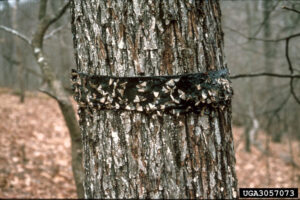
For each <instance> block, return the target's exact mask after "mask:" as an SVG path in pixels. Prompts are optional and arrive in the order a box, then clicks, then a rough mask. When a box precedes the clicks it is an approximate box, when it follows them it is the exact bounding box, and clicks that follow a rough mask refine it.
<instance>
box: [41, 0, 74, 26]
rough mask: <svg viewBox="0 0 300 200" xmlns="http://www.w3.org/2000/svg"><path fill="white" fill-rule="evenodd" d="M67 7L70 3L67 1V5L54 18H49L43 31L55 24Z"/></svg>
mask: <svg viewBox="0 0 300 200" xmlns="http://www.w3.org/2000/svg"><path fill="white" fill-rule="evenodd" d="M69 5H70V1H68V3H66V4H65V5H64V6H63V7H62V8H61V9H60V10H59V11H58V12H57V13H56V14H55V15H54V16H52V17H49V18H48V20H47V22H46V25H45V29H47V28H48V27H49V26H50V25H51V24H53V23H54V22H56V21H57V20H58V19H59V18H60V17H61V16H62V15H63V14H64V13H65V11H66V10H67V8H68V7H69Z"/></svg>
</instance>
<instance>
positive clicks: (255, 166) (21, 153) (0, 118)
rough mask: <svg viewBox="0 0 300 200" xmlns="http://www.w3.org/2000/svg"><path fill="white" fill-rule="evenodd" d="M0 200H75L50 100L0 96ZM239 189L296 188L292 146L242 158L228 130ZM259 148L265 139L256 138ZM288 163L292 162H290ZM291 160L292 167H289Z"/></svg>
mask: <svg viewBox="0 0 300 200" xmlns="http://www.w3.org/2000/svg"><path fill="white" fill-rule="evenodd" d="M0 99H1V103H0V113H1V114H0V144H1V145H0V198H76V188H75V183H74V180H73V175H72V168H71V152H70V151H71V149H70V145H71V144H70V138H69V133H68V130H67V128H66V125H65V123H64V120H63V117H62V115H61V112H60V110H59V107H58V105H57V103H56V101H55V100H53V99H51V98H49V97H48V96H46V95H44V94H40V93H26V99H25V103H24V104H20V103H19V97H18V96H15V95H12V94H11V91H10V90H7V89H5V90H1V91H0ZM233 133H234V139H235V151H236V160H237V165H236V171H237V175H238V179H239V187H298V186H299V181H300V170H299V168H297V167H293V166H300V160H299V155H300V152H299V147H300V143H299V142H298V141H295V140H294V141H292V145H293V154H294V155H293V157H292V156H291V155H290V154H289V152H290V151H289V145H288V144H289V143H288V141H287V138H285V139H284V141H283V142H282V143H280V144H275V143H272V142H271V143H270V154H269V156H267V155H265V154H263V153H262V152H261V151H259V150H258V149H257V148H255V147H252V152H251V153H247V152H245V150H244V149H245V148H244V144H245V143H244V139H243V137H244V136H243V128H239V127H234V129H233ZM258 139H259V141H261V142H262V144H265V142H266V139H267V136H266V134H265V133H263V132H259V136H258ZM291 158H293V159H294V160H293V159H291ZM291 160H293V162H294V164H293V163H292V162H290V161H291Z"/></svg>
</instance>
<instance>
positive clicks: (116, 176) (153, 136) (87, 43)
mask: <svg viewBox="0 0 300 200" xmlns="http://www.w3.org/2000/svg"><path fill="white" fill-rule="evenodd" d="M71 13H72V32H73V40H74V48H75V57H76V63H77V71H78V72H80V73H85V74H88V75H107V76H108V75H109V76H125V77H126V76H141V75H145V76H149V75H150V76H151V75H182V74H186V73H196V72H208V71H214V70H221V69H225V68H226V62H225V60H224V53H223V32H222V29H221V11H220V6H219V2H217V1H193V0H189V1H184V0H168V1H152V0H147V1H145V0H125V1H123V0H93V1H81V0H72V1H71ZM83 90H88V89H87V88H84V89H83ZM79 115H80V126H81V132H82V138H83V144H84V167H85V181H84V190H85V198H206V199H207V198H210V199H213V198H235V197H236V195H237V178H236V174H235V156H234V147H233V138H232V132H231V105H229V106H228V107H226V108H225V109H223V110H222V109H220V108H216V109H212V108H211V110H209V114H195V113H193V112H190V113H188V114H185V115H180V116H179V117H174V116H171V115H169V114H167V113H163V116H162V117H161V118H160V120H157V119H153V116H151V115H147V114H144V113H140V112H135V111H121V110H100V109H97V110H96V109H94V110H93V111H92V112H90V111H89V109H85V108H84V107H81V108H80V109H79Z"/></svg>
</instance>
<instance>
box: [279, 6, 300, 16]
mask: <svg viewBox="0 0 300 200" xmlns="http://www.w3.org/2000/svg"><path fill="white" fill-rule="evenodd" d="M282 9H285V10H290V11H293V12H295V13H298V14H300V11H299V10H296V9H294V8H288V7H286V6H283V7H282Z"/></svg>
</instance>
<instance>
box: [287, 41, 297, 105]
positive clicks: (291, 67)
mask: <svg viewBox="0 0 300 200" xmlns="http://www.w3.org/2000/svg"><path fill="white" fill-rule="evenodd" d="M290 39H291V38H287V39H286V41H285V57H286V60H287V62H288V66H289V70H290V72H291V75H293V74H294V68H293V65H292V62H291V59H290V56H289V42H290ZM290 90H291V93H292V95H293V97H294V99H295V100H296V102H297V103H298V104H299V105H300V99H299V98H298V97H297V95H296V92H295V90H294V78H291V80H290Z"/></svg>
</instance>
